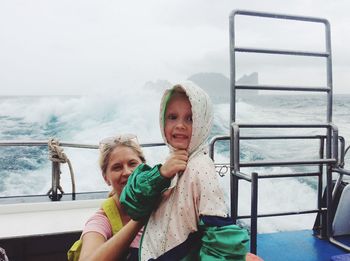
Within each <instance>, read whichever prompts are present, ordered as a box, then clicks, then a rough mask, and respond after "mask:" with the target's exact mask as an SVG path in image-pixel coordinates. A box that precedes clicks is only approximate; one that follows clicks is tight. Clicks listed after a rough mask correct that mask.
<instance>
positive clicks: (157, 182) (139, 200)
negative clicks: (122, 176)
mask: <svg viewBox="0 0 350 261" xmlns="http://www.w3.org/2000/svg"><path fill="white" fill-rule="evenodd" d="M160 167H161V165H156V166H154V167H153V168H151V167H150V166H148V165H146V164H141V165H140V166H138V167H137V168H136V169H135V170H134V172H133V173H132V174H131V175H130V177H129V179H128V182H127V184H126V186H125V187H124V189H123V191H122V193H121V195H120V202H121V204H122V205H123V206H124V208H125V210H126V212H127V213H128V215H129V216H130V217H131V218H132V219H134V220H140V219H143V218H146V217H148V216H149V215H150V214H151V212H152V210H153V209H154V207H155V205H156V204H157V202H158V200H159V197H160V194H161V193H162V192H163V191H164V190H165V189H166V188H167V187H169V185H170V179H167V178H164V177H163V176H162V175H161V174H160V172H159V168H160Z"/></svg>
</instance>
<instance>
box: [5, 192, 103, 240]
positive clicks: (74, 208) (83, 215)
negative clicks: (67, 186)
mask: <svg viewBox="0 0 350 261" xmlns="http://www.w3.org/2000/svg"><path fill="white" fill-rule="evenodd" d="M103 200H104V199H94V200H80V201H69V202H44V203H19V204H9V205H0V238H10V237H21V236H29V235H40V234H52V233H61V232H68V231H79V230H82V228H83V227H84V224H85V222H86V221H87V219H88V218H89V217H90V216H91V215H92V214H93V213H95V212H96V211H97V209H99V208H100V206H101V204H102V202H103Z"/></svg>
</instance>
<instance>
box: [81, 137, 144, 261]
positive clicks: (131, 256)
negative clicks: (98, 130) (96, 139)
mask: <svg viewBox="0 0 350 261" xmlns="http://www.w3.org/2000/svg"><path fill="white" fill-rule="evenodd" d="M144 162H145V157H144V155H143V153H142V150H141V147H140V145H139V144H138V142H137V138H136V136H134V135H130V134H127V135H120V136H116V137H112V138H107V139H104V140H102V141H101V142H100V161H99V163H100V168H101V171H102V175H103V178H104V180H105V181H106V183H107V184H108V185H109V186H112V191H111V193H110V197H113V199H114V202H115V208H116V209H117V210H118V212H119V214H120V218H121V221H122V224H123V228H122V229H121V230H120V231H119V232H117V233H116V234H114V235H112V226H111V224H110V222H109V219H108V218H107V216H106V214H105V213H104V211H103V210H102V209H100V210H99V211H98V212H96V213H95V214H94V215H93V216H92V217H91V218H90V219H89V220H88V221H87V223H86V225H85V228H84V229H83V233H82V249H81V252H80V258H79V260H121V259H123V258H125V259H127V260H137V258H138V257H137V255H138V254H137V250H138V245H139V240H140V234H138V232H139V230H140V229H141V227H142V226H143V222H136V221H133V220H130V217H129V216H128V215H127V214H126V212H125V211H124V209H123V208H122V207H121V205H120V202H119V196H120V193H121V191H122V190H123V188H124V186H125V185H126V182H127V180H128V177H129V176H130V174H131V173H132V171H133V170H134V169H135V168H136V167H137V166H138V165H140V164H141V163H144Z"/></svg>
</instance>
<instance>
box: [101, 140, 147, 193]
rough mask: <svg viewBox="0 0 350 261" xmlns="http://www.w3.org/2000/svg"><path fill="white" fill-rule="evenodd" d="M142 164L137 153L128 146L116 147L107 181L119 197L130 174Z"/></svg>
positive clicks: (109, 165) (111, 158)
mask: <svg viewBox="0 0 350 261" xmlns="http://www.w3.org/2000/svg"><path fill="white" fill-rule="evenodd" d="M141 163H142V161H141V159H140V158H139V157H138V156H137V154H136V152H135V151H133V150H132V149H131V148H129V147H126V146H118V147H116V148H115V149H114V150H113V151H112V152H111V155H110V159H109V162H108V166H107V170H106V175H105V177H104V178H105V181H106V182H107V184H108V185H111V186H112V187H113V189H114V190H115V191H116V192H117V195H118V196H119V195H120V193H121V192H122V190H123V188H124V186H125V185H126V183H127V181H128V178H129V176H130V174H131V173H132V172H133V170H134V169H135V168H136V167H137V166H138V165H140V164H141Z"/></svg>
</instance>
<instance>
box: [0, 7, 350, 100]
mask: <svg viewBox="0 0 350 261" xmlns="http://www.w3.org/2000/svg"><path fill="white" fill-rule="evenodd" d="M235 9H243V10H253V11H261V12H274V13H282V14H292V15H302V16H312V17H321V18H326V19H328V20H329V21H330V23H331V35H332V38H331V40H332V55H333V60H332V65H333V88H334V92H335V93H350V87H349V86H348V83H349V82H350V73H348V72H349V71H350V48H348V45H349V44H348V43H349V38H350V29H349V24H350V16H349V13H348V11H349V10H350V2H349V1H347V0H333V1H329V0H293V1H281V0H264V1H263V0H217V1H213V0H167V1H164V0H147V1H141V0H139V1H135V0H129V1H119V0H115V1H111V0H109V1H107V0H79V1H77V0H60V1H54V0H31V1H27V0H22V1H17V0H2V1H0V95H89V94H97V93H104V92H109V91H112V92H113V91H118V90H121V89H129V88H130V89H131V88H132V89H136V90H137V88H143V87H144V85H145V83H146V82H149V81H151V82H156V81H158V80H167V81H170V82H176V81H182V80H184V79H187V78H188V77H189V76H191V75H193V74H195V73H202V72H215V73H221V74H223V75H225V76H227V77H228V76H229V75H230V73H229V72H230V59H229V15H230V13H231V12H232V10H235ZM284 24H286V28H287V29H281V28H282V26H283V25H284ZM237 26H240V27H239V29H237V35H236V36H237V43H241V44H243V45H244V44H247V46H253V47H254V46H257V47H259V46H264V45H266V46H273V47H275V48H278V49H288V48H290V47H294V46H295V47H296V48H297V49H304V48H306V49H307V50H309V49H310V50H311V49H312V48H313V47H315V48H316V49H317V50H320V51H322V50H323V49H322V48H324V38H323V37H324V36H323V32H324V29H323V27H322V26H318V25H317V26H315V25H311V26H305V25H304V24H300V23H296V25H295V26H294V27H293V25H290V24H289V22H288V23H283V22H281V21H278V22H273V23H271V21H267V20H266V19H263V21H261V20H254V21H252V20H249V19H247V20H244V19H241V20H239V19H238V18H237ZM273 34H274V35H273ZM292 42H293V44H294V45H293V44H292ZM294 42H295V43H294ZM280 45H281V46H280ZM292 45H293V46H292ZM283 59H286V60H287V61H285V60H282V59H280V58H276V57H273V56H272V55H260V56H258V57H252V56H250V55H244V54H243V55H241V56H237V77H238V78H239V77H240V76H242V75H244V74H250V73H252V72H254V71H256V72H258V73H259V83H261V84H263V83H266V84H282V85H291V83H292V84H294V85H299V84H301V85H307V86H322V85H324V84H325V82H326V78H325V76H324V75H325V65H324V64H325V62H324V61H325V60H324V59H320V58H317V59H315V58H312V59H310V60H307V59H305V58H298V59H297V58H293V57H283ZM238 68H239V69H238ZM286 78H288V80H286Z"/></svg>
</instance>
